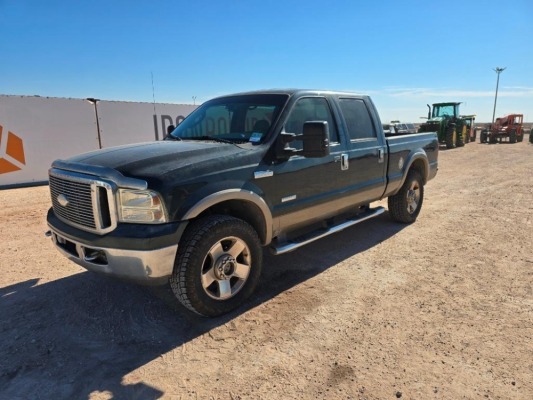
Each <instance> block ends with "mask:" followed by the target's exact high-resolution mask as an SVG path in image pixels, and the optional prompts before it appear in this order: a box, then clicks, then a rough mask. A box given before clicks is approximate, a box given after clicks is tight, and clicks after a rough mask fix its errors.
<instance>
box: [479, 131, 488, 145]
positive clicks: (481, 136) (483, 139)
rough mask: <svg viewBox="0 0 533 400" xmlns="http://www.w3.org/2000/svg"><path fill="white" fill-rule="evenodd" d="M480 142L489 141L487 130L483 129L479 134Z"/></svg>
mask: <svg viewBox="0 0 533 400" xmlns="http://www.w3.org/2000/svg"><path fill="white" fill-rule="evenodd" d="M479 142H480V143H487V132H486V131H482V132H481V134H480V135H479Z"/></svg>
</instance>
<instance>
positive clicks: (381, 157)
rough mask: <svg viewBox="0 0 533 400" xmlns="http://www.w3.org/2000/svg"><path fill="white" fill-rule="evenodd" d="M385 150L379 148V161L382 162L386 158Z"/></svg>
mask: <svg viewBox="0 0 533 400" xmlns="http://www.w3.org/2000/svg"><path fill="white" fill-rule="evenodd" d="M384 155H385V152H384V151H383V149H379V150H378V163H382V162H383V161H384V160H385V157H384Z"/></svg>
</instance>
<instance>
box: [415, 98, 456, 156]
mask: <svg viewBox="0 0 533 400" xmlns="http://www.w3.org/2000/svg"><path fill="white" fill-rule="evenodd" d="M459 104H461V103H435V104H433V112H431V107H430V105H429V104H428V105H427V106H428V108H429V112H428V120H427V122H424V123H423V124H422V125H420V128H418V132H437V136H438V138H439V143H444V144H446V148H447V149H453V148H454V147H463V146H464V145H465V141H464V137H465V135H466V123H465V120H464V119H463V118H461V117H460V116H459Z"/></svg>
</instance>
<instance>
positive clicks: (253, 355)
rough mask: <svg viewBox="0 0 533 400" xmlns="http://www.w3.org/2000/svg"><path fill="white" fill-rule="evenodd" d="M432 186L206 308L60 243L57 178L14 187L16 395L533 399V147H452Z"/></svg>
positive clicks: (5, 270)
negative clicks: (410, 208) (99, 265)
mask: <svg viewBox="0 0 533 400" xmlns="http://www.w3.org/2000/svg"><path fill="white" fill-rule="evenodd" d="M425 194H426V197H425V201H424V205H423V209H422V212H421V214H420V216H419V218H418V220H417V222H416V223H414V224H413V225H409V226H405V225H399V224H396V223H393V222H391V221H390V219H389V218H388V215H387V213H385V214H383V215H382V216H380V217H378V218H376V219H374V220H370V221H367V222H365V223H362V224H361V225H358V226H355V227H353V228H350V229H348V230H345V231H343V232H341V233H339V234H337V235H335V236H331V237H328V238H325V239H322V240H320V241H318V242H315V243H313V244H311V245H309V246H307V247H305V248H302V249H300V250H298V251H295V252H293V253H290V254H287V255H283V256H278V257H274V256H271V255H268V254H266V255H265V263H264V273H263V276H262V279H261V283H260V286H259V288H258V290H257V292H256V295H255V296H254V298H253V299H252V300H251V301H250V302H249V303H248V304H246V305H245V306H244V307H242V308H241V309H239V310H237V311H236V312H233V313H232V314H230V315H227V316H225V317H223V318H217V319H203V318H199V317H196V316H194V315H191V314H190V313H189V312H187V311H186V310H184V309H183V308H181V307H180V306H179V305H177V304H176V301H175V300H174V299H173V298H172V295H171V294H170V292H169V290H168V288H166V287H164V288H159V289H154V288H143V287H139V286H135V285H131V284H128V283H124V282H119V281H115V280H112V279H108V278H105V277H102V276H98V275H95V274H92V273H89V272H86V271H85V270H83V269H82V268H80V267H78V266H76V265H74V264H72V263H70V262H68V261H67V260H65V259H64V258H63V257H62V256H60V255H59V253H58V252H57V251H56V250H55V249H54V248H53V246H52V243H51V242H50V240H49V239H48V238H45V237H44V232H45V231H46V230H47V227H46V222H45V215H46V211H47V209H48V207H49V203H50V200H49V195H48V188H47V187H35V188H24V189H12V190H3V191H0V204H1V205H2V207H1V208H0V217H1V221H2V224H1V226H0V237H1V241H0V254H1V258H0V263H1V267H0V272H1V274H0V354H1V357H0V398H2V399H78V398H79V399H112V398H113V399H159V398H163V399H228V400H236V399H302V398H305V399H316V398H318V399H396V398H402V399H487V398H488V399H528V400H529V399H532V398H533V289H532V287H533V285H532V282H533V243H532V239H533V205H532V200H533V145H531V144H529V143H528V137H527V136H526V138H525V140H524V142H522V143H517V144H512V145H511V144H497V145H482V144H479V143H470V144H467V145H466V146H465V147H464V148H461V149H455V150H449V151H441V153H440V169H439V173H438V175H437V177H436V178H435V179H434V180H432V181H431V182H429V184H428V185H427V186H426V193H425ZM382 203H383V204H384V205H386V202H382Z"/></svg>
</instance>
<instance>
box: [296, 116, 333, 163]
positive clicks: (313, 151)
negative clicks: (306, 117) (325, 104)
mask: <svg viewBox="0 0 533 400" xmlns="http://www.w3.org/2000/svg"><path fill="white" fill-rule="evenodd" d="M302 140H303V145H304V149H303V152H302V153H303V154H302V155H303V156H304V157H307V158H321V157H325V156H327V155H329V127H328V123H327V122H326V121H309V122H306V123H304V132H303V137H302Z"/></svg>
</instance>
